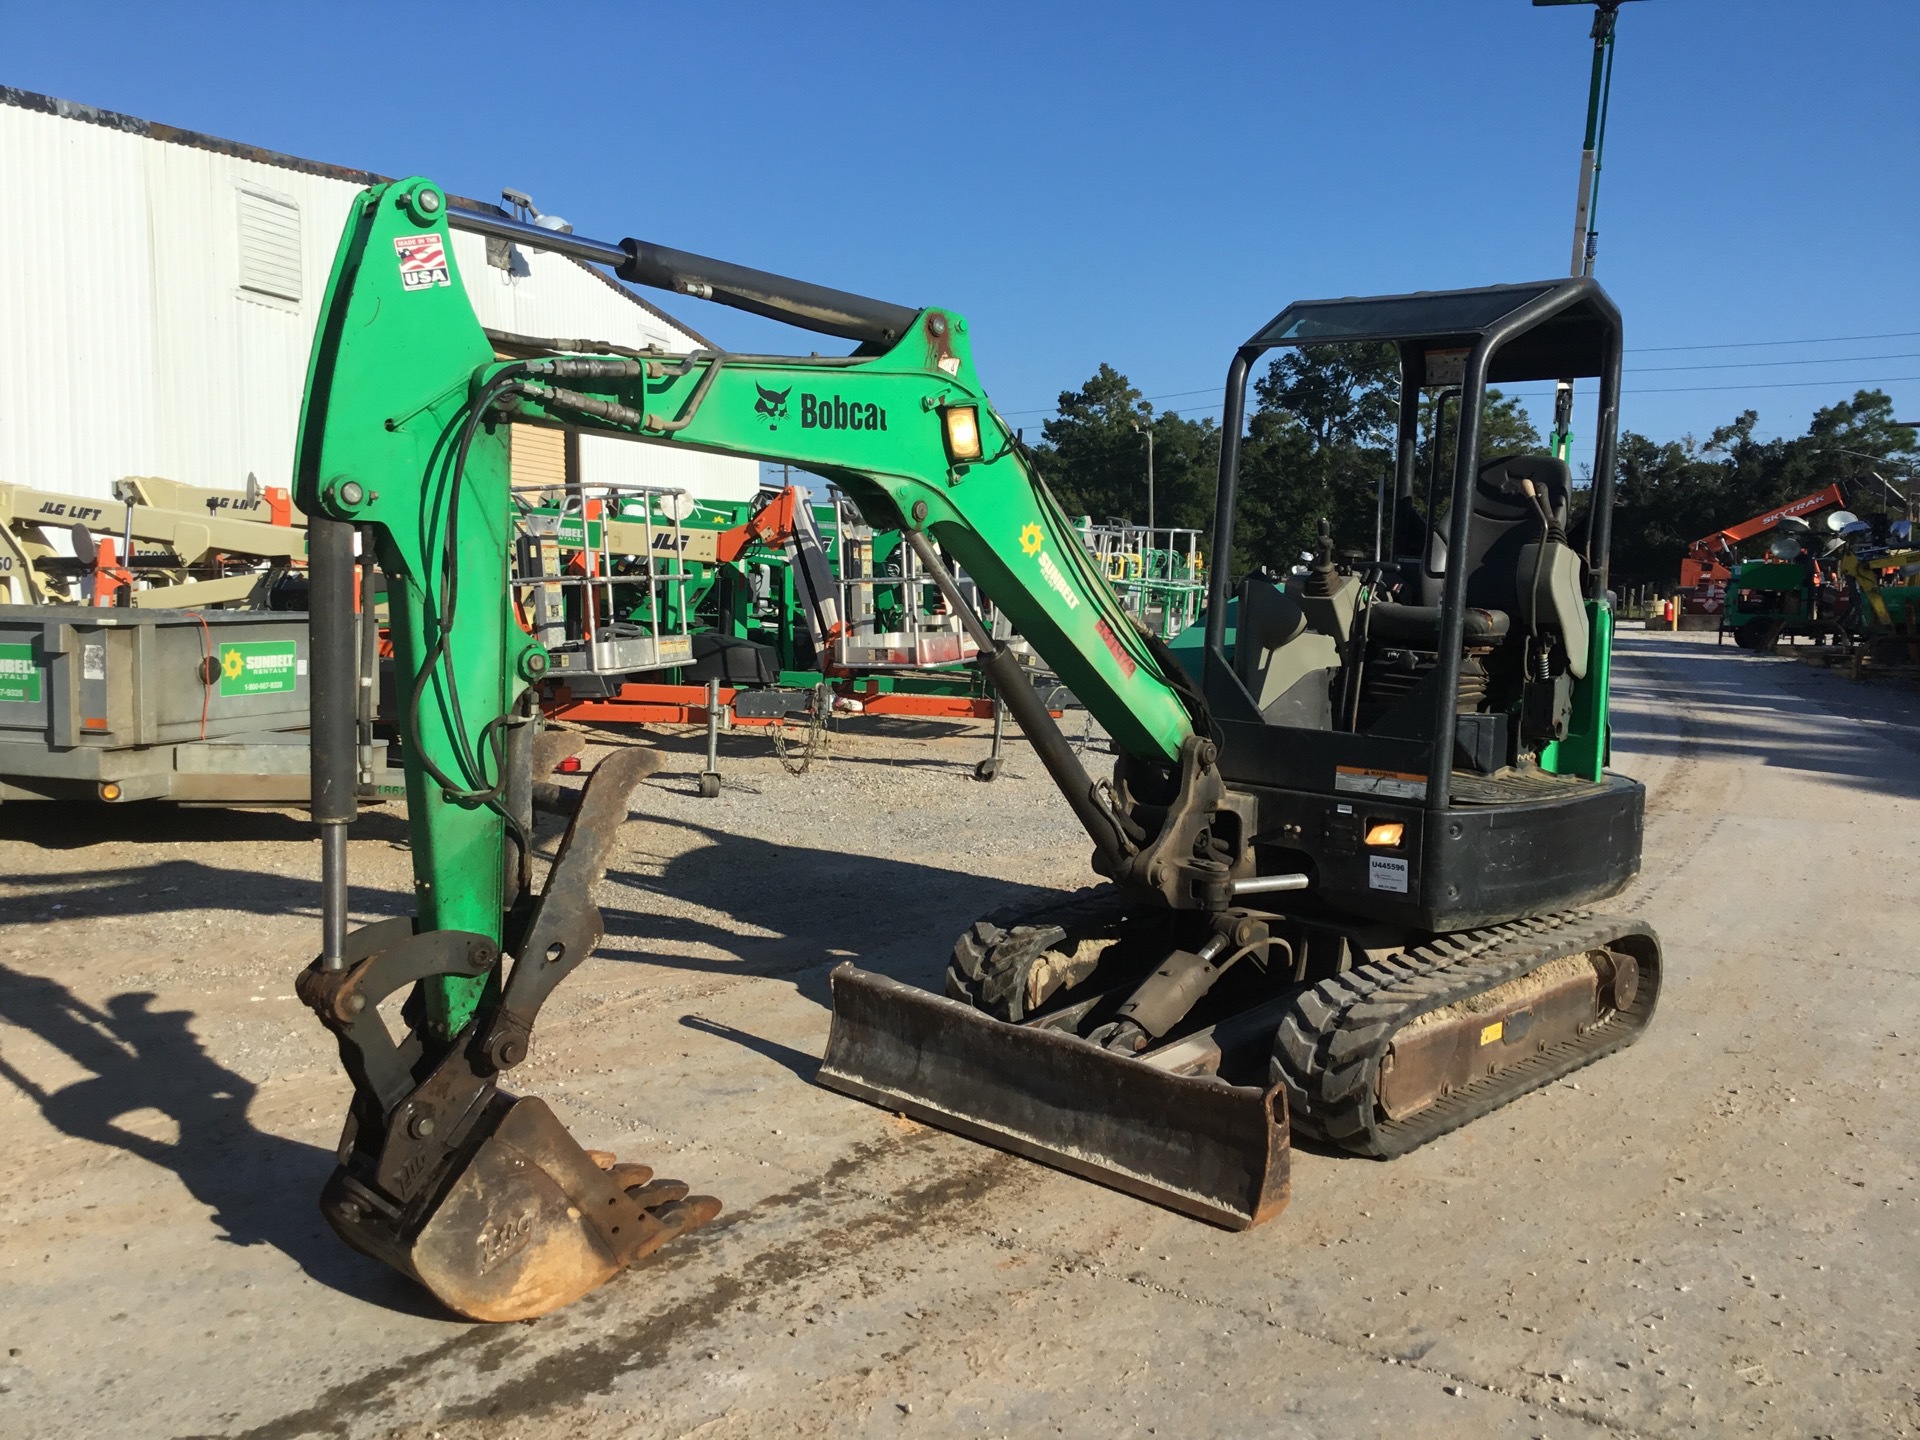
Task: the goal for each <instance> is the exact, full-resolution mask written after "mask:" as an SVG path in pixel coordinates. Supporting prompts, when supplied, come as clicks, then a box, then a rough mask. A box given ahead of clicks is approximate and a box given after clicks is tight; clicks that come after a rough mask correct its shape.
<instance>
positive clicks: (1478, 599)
mask: <svg viewBox="0 0 1920 1440" xmlns="http://www.w3.org/2000/svg"><path fill="white" fill-rule="evenodd" d="M1523 480H1530V481H1532V482H1533V486H1534V489H1535V490H1536V491H1539V492H1541V493H1543V494H1544V495H1545V496H1546V497H1547V503H1548V504H1549V505H1550V506H1551V507H1552V510H1553V516H1554V519H1555V520H1556V521H1557V522H1558V523H1559V524H1560V525H1561V526H1562V527H1564V526H1565V525H1566V522H1567V504H1568V499H1569V497H1570V495H1571V493H1572V480H1571V477H1570V475H1569V473H1568V471H1567V466H1566V462H1565V461H1563V460H1556V459H1554V458H1553V457H1552V456H1551V455H1502V456H1497V457H1495V458H1494V459H1492V460H1488V461H1487V462H1485V463H1484V464H1483V465H1481V467H1480V473H1479V475H1478V476H1476V477H1475V479H1474V485H1473V514H1472V517H1471V518H1470V520H1469V521H1468V525H1467V554H1466V562H1467V613H1466V623H1465V628H1464V631H1463V638H1464V639H1465V641H1466V643H1467V644H1469V645H1475V646H1481V645H1497V644H1498V643H1499V642H1500V641H1502V640H1504V639H1505V638H1506V637H1507V635H1508V634H1509V633H1510V632H1511V630H1512V629H1513V625H1514V621H1515V617H1516V614H1517V613H1518V612H1519V611H1520V610H1521V575H1520V560H1521V552H1522V551H1524V550H1525V549H1527V547H1529V546H1530V545H1533V544H1535V543H1537V542H1538V541H1539V539H1540V528H1541V527H1540V511H1539V509H1538V508H1537V507H1536V506H1535V504H1534V502H1533V501H1532V500H1530V499H1528V498H1527V494H1526V491H1525V490H1524V489H1523V488H1522V487H1521V481H1523ZM1433 542H1434V543H1433V546H1432V560H1431V564H1430V566H1429V568H1431V569H1433V570H1436V571H1438V572H1440V574H1441V576H1443V577H1444V576H1445V574H1446V571H1447V553H1446V540H1445V536H1444V535H1443V533H1442V532H1441V531H1440V528H1439V527H1438V526H1436V527H1435V530H1434V536H1433ZM1440 587H1441V582H1440V581H1438V580H1436V581H1432V582H1430V584H1429V585H1424V586H1420V587H1418V589H1417V590H1416V593H1419V594H1421V598H1422V599H1423V600H1430V603H1427V604H1420V605H1396V604H1393V603H1391V602H1382V603H1380V604H1376V605H1374V606H1373V610H1372V617H1371V619H1370V620H1369V621H1368V634H1369V636H1370V637H1371V638H1372V639H1375V640H1380V641H1385V642H1387V643H1389V644H1397V645H1407V646H1412V647H1414V648H1416V649H1422V650H1434V649H1438V648H1439V644H1440V605H1439V600H1440ZM1582 628H1583V630H1584V627H1582ZM1583 651H1584V647H1583Z"/></svg>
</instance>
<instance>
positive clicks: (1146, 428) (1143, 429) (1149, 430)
mask: <svg viewBox="0 0 1920 1440" xmlns="http://www.w3.org/2000/svg"><path fill="white" fill-rule="evenodd" d="M1131 423H1132V425H1133V428H1134V429H1135V430H1136V431H1138V432H1139V433H1140V434H1142V435H1144V436H1146V437H1147V531H1148V534H1147V544H1148V545H1149V546H1151V545H1152V544H1153V534H1152V531H1153V422H1152V421H1151V420H1149V421H1148V422H1147V423H1146V424H1144V425H1142V424H1141V423H1140V422H1139V421H1138V420H1135V421H1133V422H1131Z"/></svg>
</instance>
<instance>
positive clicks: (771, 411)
mask: <svg viewBox="0 0 1920 1440" xmlns="http://www.w3.org/2000/svg"><path fill="white" fill-rule="evenodd" d="M753 388H754V389H756V390H758V391H759V392H760V398H759V399H758V400H756V401H755V402H754V404H753V413H754V414H756V415H758V416H759V417H760V418H761V419H763V420H765V421H766V422H767V428H768V429H769V430H778V429H779V428H780V427H779V426H778V425H776V424H774V423H773V422H774V421H776V420H784V419H786V418H787V396H789V395H791V394H792V393H793V387H792V386H791V385H789V386H788V387H787V388H786V389H784V390H769V389H768V388H767V387H766V386H764V385H762V384H760V383H758V382H757V381H756V382H755V384H754V387H753Z"/></svg>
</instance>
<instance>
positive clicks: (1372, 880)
mask: <svg viewBox="0 0 1920 1440" xmlns="http://www.w3.org/2000/svg"><path fill="white" fill-rule="evenodd" d="M1367 886H1368V888H1369V889H1373V890H1391V891H1393V892H1394V893H1395V894H1397V895H1404V894H1406V893H1407V862H1406V861H1405V860H1397V859H1395V858H1394V857H1393V856H1391V855H1369V856H1368V857H1367Z"/></svg>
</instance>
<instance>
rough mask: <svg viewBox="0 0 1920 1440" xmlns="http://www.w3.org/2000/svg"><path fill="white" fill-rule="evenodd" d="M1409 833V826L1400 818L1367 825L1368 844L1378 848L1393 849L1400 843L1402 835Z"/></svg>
mask: <svg viewBox="0 0 1920 1440" xmlns="http://www.w3.org/2000/svg"><path fill="white" fill-rule="evenodd" d="M1406 833H1407V827H1406V826H1405V825H1404V824H1402V823H1401V822H1400V821H1398V820H1387V821H1383V822H1379V823H1376V824H1373V825H1369V826H1368V827H1367V844H1369V845H1371V846H1374V847H1375V848H1377V849H1382V850H1391V849H1394V848H1395V847H1397V846H1398V845H1399V844H1400V837H1401V836H1403V835H1405V834H1406Z"/></svg>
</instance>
